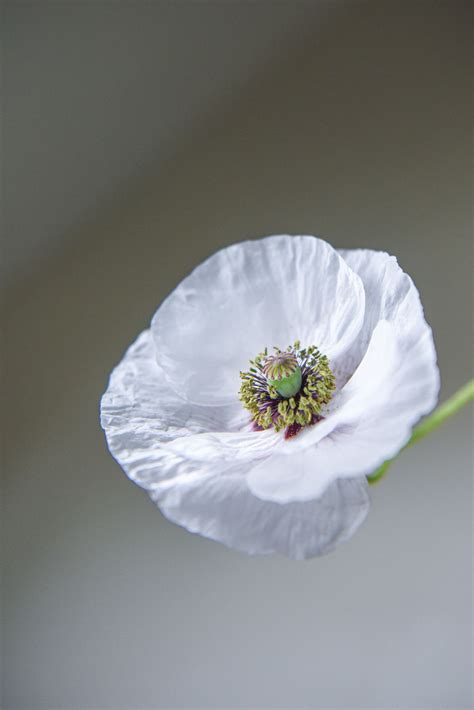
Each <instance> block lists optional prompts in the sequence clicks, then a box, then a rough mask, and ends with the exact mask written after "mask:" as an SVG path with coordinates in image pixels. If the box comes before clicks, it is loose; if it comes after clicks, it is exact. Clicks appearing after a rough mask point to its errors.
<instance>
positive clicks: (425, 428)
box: [367, 379, 474, 484]
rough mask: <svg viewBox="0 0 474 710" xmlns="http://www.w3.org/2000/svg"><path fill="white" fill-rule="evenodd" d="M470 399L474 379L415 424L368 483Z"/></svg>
mask: <svg viewBox="0 0 474 710" xmlns="http://www.w3.org/2000/svg"><path fill="white" fill-rule="evenodd" d="M471 399H474V379H472V380H470V381H469V382H468V383H467V384H465V385H464V387H461V389H459V390H458V391H457V392H456V393H455V394H453V396H452V397H450V398H449V399H447V400H446V402H443V404H441V405H440V406H439V407H438V408H437V409H435V410H434V412H433V413H432V414H430V415H429V417H426V419H423V421H422V422H421V423H420V424H417V426H416V427H415V428H414V429H413V433H412V435H411V437H410V439H409V441H408V443H407V444H405V446H404V447H403V448H402V449H401V450H400V451H399V452H398V454H397V456H395V457H394V458H393V459H390V460H389V461H385V463H383V464H382V465H381V466H380V468H378V469H377V470H376V471H375V472H374V473H371V474H370V476H367V480H368V482H369V483H370V484H374V483H377V482H378V481H380V480H381V479H382V478H383V477H384V476H385V474H386V473H387V470H388V469H389V468H390V466H391V464H392V463H393V462H394V461H395V459H396V458H397V457H398V456H399V454H400V453H401V452H402V451H404V450H405V449H408V447H409V446H413V444H416V443H417V441H420V439H423V437H425V436H426V435H427V434H429V433H430V432H432V431H434V430H435V429H437V428H438V427H439V426H441V424H443V422H445V421H446V420H447V419H449V418H450V417H452V416H453V414H456V412H458V411H459V410H460V409H462V408H463V407H465V406H466V404H469V402H470V401H471Z"/></svg>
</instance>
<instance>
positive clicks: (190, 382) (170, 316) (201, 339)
mask: <svg viewBox="0 0 474 710" xmlns="http://www.w3.org/2000/svg"><path fill="white" fill-rule="evenodd" d="M364 298H365V297H364V289H363V286H362V283H361V281H360V279H359V277H358V276H357V275H356V274H355V273H354V272H353V271H352V270H351V269H350V268H349V267H348V266H347V265H346V263H345V262H344V260H343V259H342V258H341V257H340V256H339V255H338V253H337V252H336V251H335V250H334V249H333V248H332V247H331V246H330V245H329V244H327V243H326V242H325V241H323V240H321V239H317V238H315V237H307V236H303V237H290V236H276V237H268V238H266V239H261V240H256V241H248V242H242V243H240V244H235V245H233V246H231V247H228V248H226V249H223V250H222V251H219V252H217V254H214V255H213V256H211V257H210V258H209V259H208V260H207V261H205V262H204V263H203V264H201V265H200V266H198V267H197V268H196V269H195V270H194V271H193V272H192V273H191V274H190V275H189V276H188V277H187V278H185V279H184V281H182V282H181V284H179V286H178V287H177V288H176V289H175V290H174V291H173V292H172V293H171V294H170V296H168V298H167V299H166V300H165V301H164V303H163V304H162V305H161V307H160V308H159V309H158V311H157V312H156V314H155V316H154V318H153V321H152V331H153V336H154V339H155V343H156V349H157V358H158V360H159V363H160V365H161V366H162V367H163V369H164V371H165V374H166V376H167V378H168V380H169V382H170V384H171V386H172V387H173V389H174V390H175V391H176V392H178V393H179V394H180V395H181V396H183V397H184V398H186V399H187V400H189V401H190V402H195V403H199V404H206V405H212V404H217V405H222V404H225V403H229V402H232V401H235V400H236V397H237V393H238V391H239V386H240V381H239V372H240V370H243V369H247V367H248V361H249V359H251V358H253V357H255V355H257V354H258V353H259V352H261V351H262V350H263V349H264V348H265V347H266V346H268V347H270V348H271V347H272V346H274V345H277V346H279V347H282V348H285V347H287V346H288V345H289V344H291V343H293V342H294V341H295V340H297V339H298V340H300V341H301V343H302V344H303V345H310V344H315V345H317V346H318V347H319V348H320V349H321V351H322V352H323V353H324V354H326V355H327V356H328V357H329V358H330V359H331V358H338V357H340V356H341V354H343V353H344V352H346V351H347V350H348V349H350V348H351V346H352V345H353V342H354V340H355V338H356V337H357V335H358V333H359V330H360V328H361V325H362V322H363V318H364Z"/></svg>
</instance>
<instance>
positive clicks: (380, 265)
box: [339, 249, 439, 392]
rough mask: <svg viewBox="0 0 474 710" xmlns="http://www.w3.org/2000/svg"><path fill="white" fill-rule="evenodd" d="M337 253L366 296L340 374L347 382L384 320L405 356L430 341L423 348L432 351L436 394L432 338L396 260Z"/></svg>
mask: <svg viewBox="0 0 474 710" xmlns="http://www.w3.org/2000/svg"><path fill="white" fill-rule="evenodd" d="M339 253H340V255H341V256H342V257H343V258H344V260H345V261H346V263H347V264H348V265H349V266H350V268H351V269H352V270H353V271H355V272H356V273H357V274H358V276H360V278H361V279H362V283H363V284H364V289H365V296H366V298H365V302H366V307H365V316H364V324H363V326H362V329H361V331H360V333H359V337H358V338H357V340H355V341H354V342H353V346H352V347H351V349H350V352H346V354H345V356H344V358H343V361H342V363H340V364H342V370H343V371H342V372H341V373H339V374H341V375H342V377H343V378H344V379H345V380H346V381H347V379H348V377H350V375H352V373H353V372H354V371H355V369H356V367H357V366H358V365H359V363H360V361H361V360H362V358H363V356H364V354H365V352H366V350H367V347H368V345H369V342H370V339H371V337H372V333H373V331H374V328H375V327H376V325H377V323H378V322H379V321H380V320H387V321H389V323H392V325H393V327H394V329H395V333H396V335H397V337H398V338H399V339H400V341H401V342H402V343H403V349H404V350H405V352H406V353H407V354H408V353H409V352H410V351H411V349H412V348H416V346H417V343H418V342H419V341H420V340H423V341H429V342H425V348H426V349H428V347H430V348H431V351H432V353H431V360H432V364H431V367H430V370H431V373H432V387H433V391H436V392H437V390H438V379H439V376H438V373H437V368H436V364H435V363H436V352H435V347H434V343H433V335H432V332H431V328H430V327H429V325H428V324H427V322H426V320H425V317H424V314H423V307H422V305H421V301H420V295H419V293H418V290H417V288H416V286H415V284H414V283H413V281H412V280H411V278H410V277H409V276H408V274H406V273H405V272H404V271H403V270H402V269H401V268H400V266H399V265H398V262H397V260H396V258H395V257H394V256H390V255H389V254H387V253H386V252H382V251H373V250H371V249H346V250H339Z"/></svg>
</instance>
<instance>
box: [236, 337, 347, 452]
mask: <svg viewBox="0 0 474 710" xmlns="http://www.w3.org/2000/svg"><path fill="white" fill-rule="evenodd" d="M274 351H275V353H274V354H273V355H269V354H268V349H267V348H265V350H264V352H262V353H259V355H257V357H256V358H255V359H254V360H251V361H250V365H251V367H250V368H249V370H248V371H247V372H241V373H240V377H241V379H242V384H241V387H240V400H241V402H242V404H243V405H244V407H245V408H246V409H248V411H249V412H250V414H251V416H252V419H253V422H254V427H255V428H256V429H257V430H261V429H269V428H270V427H274V428H275V429H276V430H277V431H283V430H284V431H285V438H287V439H288V438H290V437H292V436H295V435H296V434H297V433H298V432H299V431H300V429H302V428H303V427H305V426H310V425H312V424H316V423H317V422H319V421H321V419H323V416H322V410H323V407H324V406H325V405H327V404H328V403H329V402H330V400H331V398H332V396H333V393H334V390H335V388H336V385H335V378H334V375H333V373H332V371H331V368H330V367H329V361H328V359H327V357H326V356H325V355H321V353H320V352H319V350H318V348H316V347H315V346H314V345H311V346H309V347H307V348H303V349H301V348H300V343H299V341H297V342H296V343H295V344H294V345H293V346H290V347H288V348H287V349H286V350H284V351H282V350H280V349H279V348H274Z"/></svg>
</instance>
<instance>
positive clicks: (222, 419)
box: [101, 330, 277, 487]
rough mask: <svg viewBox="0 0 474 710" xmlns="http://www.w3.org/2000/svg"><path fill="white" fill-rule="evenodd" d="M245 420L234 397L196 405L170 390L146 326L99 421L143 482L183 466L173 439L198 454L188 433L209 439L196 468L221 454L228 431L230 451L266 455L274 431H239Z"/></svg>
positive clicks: (247, 456) (116, 376) (115, 378)
mask: <svg viewBox="0 0 474 710" xmlns="http://www.w3.org/2000/svg"><path fill="white" fill-rule="evenodd" d="M246 420H247V415H246V413H245V412H244V411H243V410H242V407H241V406H240V404H239V403H238V402H237V403H236V404H235V405H233V406H228V407H200V406H198V405H195V404H191V403H189V402H186V401H184V400H183V399H181V398H180V397H179V396H178V395H177V394H176V393H175V392H173V390H172V389H171V388H170V387H169V385H168V383H167V380H166V378H165V376H164V374H163V371H162V370H161V368H160V367H159V365H158V364H157V362H156V357H155V348H154V345H153V338H152V335H151V331H150V330H147V331H145V332H143V333H142V334H141V335H140V336H139V337H138V339H137V340H136V341H135V343H134V344H133V345H132V346H131V347H130V348H129V349H128V350H127V352H126V354H125V355H124V357H123V359H122V361H121V362H120V363H119V365H118V366H117V367H116V368H115V369H114V371H113V372H112V375H111V377H110V380H109V384H108V388H107V391H106V392H105V394H104V395H103V397H102V401H101V424H102V427H103V429H104V431H105V433H106V437H107V443H108V446H109V449H110V451H111V453H112V455H113V456H114V457H115V459H116V460H117V461H118V462H119V463H120V465H121V466H122V467H123V468H124V470H125V471H126V473H127V475H128V476H129V477H130V478H131V479H132V480H133V481H135V482H136V483H138V484H139V485H142V486H145V487H147V486H148V485H149V483H150V481H156V479H157V477H164V478H166V477H169V476H171V475H175V473H176V469H177V468H179V466H180V465H181V466H182V465H184V464H182V461H181V458H180V453H181V450H180V448H179V447H177V450H176V451H175V452H174V451H173V450H172V448H171V445H172V444H173V443H176V442H178V441H179V442H182V448H183V451H184V452H186V455H187V456H188V457H190V458H195V459H199V458H200V454H201V453H202V452H201V446H200V445H199V443H198V444H196V446H195V447H194V448H196V454H195V456H193V454H194V452H193V443H192V438H193V435H202V436H203V437H204V438H209V439H210V440H212V439H214V446H215V453H214V454H210V455H209V456H207V458H206V457H204V458H203V457H201V460H202V461H203V463H202V465H201V469H205V468H206V467H205V465H204V464H205V463H206V460H209V462H211V461H212V460H223V459H225V458H226V452H227V450H228V446H229V445H228V444H226V442H227V440H228V439H229V437H231V438H232V436H235V437H236V439H235V442H234V444H233V446H234V449H233V450H234V451H235V450H238V451H239V452H240V455H239V460H252V461H253V460H254V459H258V458H259V457H262V456H265V455H268V454H269V452H271V450H272V448H273V446H274V443H275V440H276V438H277V435H276V434H275V432H274V431H268V432H264V434H265V435H264V436H262V432H255V431H250V430H246V431H240V429H241V427H242V426H243V422H245V421H246ZM231 432H234V434H232V433H231ZM221 439H222V441H221ZM199 441H200V440H199V437H198V442H199ZM230 456H233V455H232V454H230V453H229V454H228V457H230Z"/></svg>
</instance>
